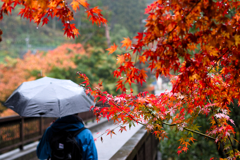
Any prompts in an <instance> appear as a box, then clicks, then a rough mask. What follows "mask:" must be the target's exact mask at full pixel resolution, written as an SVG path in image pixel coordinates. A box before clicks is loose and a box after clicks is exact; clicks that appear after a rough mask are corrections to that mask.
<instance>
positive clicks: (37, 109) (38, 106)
mask: <svg viewBox="0 0 240 160" xmlns="http://www.w3.org/2000/svg"><path fill="white" fill-rule="evenodd" d="M92 105H95V104H94V101H93V97H92V96H90V95H89V94H88V95H86V93H85V90H84V88H83V87H81V86H79V85H78V84H76V83H74V82H72V81H71V80H61V79H55V78H49V77H44V78H41V79H38V80H35V81H29V82H24V83H22V84H21V85H20V86H19V87H18V88H17V89H16V90H15V91H14V92H13V93H12V95H11V96H10V97H9V98H8V99H7V101H6V102H5V106H7V107H8V108H11V109H12V110H14V111H15V112H17V113H18V114H19V115H20V116H23V117H40V116H42V117H64V116H67V115H71V114H75V113H80V112H86V111H89V110H90V107H91V106H92Z"/></svg>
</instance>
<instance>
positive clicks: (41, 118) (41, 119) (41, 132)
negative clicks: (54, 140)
mask: <svg viewBox="0 0 240 160" xmlns="http://www.w3.org/2000/svg"><path fill="white" fill-rule="evenodd" d="M39 130H40V135H43V117H40V122H39Z"/></svg>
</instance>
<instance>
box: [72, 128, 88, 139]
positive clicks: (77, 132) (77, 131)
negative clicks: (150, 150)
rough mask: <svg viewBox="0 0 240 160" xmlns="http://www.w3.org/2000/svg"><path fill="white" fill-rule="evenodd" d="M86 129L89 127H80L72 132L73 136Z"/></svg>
mask: <svg viewBox="0 0 240 160" xmlns="http://www.w3.org/2000/svg"><path fill="white" fill-rule="evenodd" d="M84 129H87V128H85V127H82V128H81V129H79V130H78V131H76V132H74V133H73V134H72V136H73V137H76V136H77V135H78V134H79V133H81V132H82V131H83V130H84Z"/></svg>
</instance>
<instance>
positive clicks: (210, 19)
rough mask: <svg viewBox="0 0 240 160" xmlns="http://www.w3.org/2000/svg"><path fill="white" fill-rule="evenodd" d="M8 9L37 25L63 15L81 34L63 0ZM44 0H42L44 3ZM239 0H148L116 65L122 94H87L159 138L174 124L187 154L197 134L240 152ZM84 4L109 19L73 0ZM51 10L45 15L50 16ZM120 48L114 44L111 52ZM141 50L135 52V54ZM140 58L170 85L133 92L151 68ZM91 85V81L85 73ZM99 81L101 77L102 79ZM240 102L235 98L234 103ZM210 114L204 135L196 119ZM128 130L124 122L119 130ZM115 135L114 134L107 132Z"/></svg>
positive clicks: (108, 112)
mask: <svg viewBox="0 0 240 160" xmlns="http://www.w3.org/2000/svg"><path fill="white" fill-rule="evenodd" d="M2 1H4V2H5V3H4V5H3V6H2V8H1V10H0V18H2V14H3V13H8V12H11V10H12V8H13V6H12V4H15V5H18V4H19V5H23V6H25V8H24V9H22V10H21V11H20V14H21V15H22V16H23V17H26V18H29V19H30V20H34V21H35V23H37V24H40V22H42V24H45V23H47V22H48V21H47V19H46V18H47V17H49V16H57V17H59V18H60V19H61V21H62V23H63V24H64V27H65V28H64V30H65V34H67V36H68V37H73V38H74V37H75V36H76V35H78V31H77V30H76V28H75V27H74V24H70V23H68V22H70V21H72V20H73V15H72V11H71V10H70V9H69V7H68V6H66V4H65V2H64V1H60V0H52V1H24V0H23V1H17V0H15V1H13V0H2ZM40 2H41V3H40ZM239 3H240V2H239V1H229V0H214V1H213V0H167V1H162V0H157V1H155V2H153V3H152V4H151V5H149V6H148V7H147V8H146V10H145V14H148V18H147V19H146V25H145V30H144V32H140V33H138V35H137V36H136V37H134V39H136V43H133V42H131V40H130V39H128V38H125V39H124V41H122V43H123V45H122V47H125V48H126V53H123V54H121V55H119V56H118V60H117V63H118V64H119V65H120V66H119V68H118V69H117V70H115V71H114V73H113V74H114V76H115V77H117V78H119V80H118V82H117V89H120V90H121V91H122V94H120V95H117V96H112V95H111V94H109V93H107V92H106V91H101V88H100V87H96V88H94V89H91V88H89V87H87V92H90V93H91V94H92V95H94V96H95V98H96V100H98V101H101V102H102V103H108V104H109V105H110V107H101V108H99V107H93V109H94V112H95V114H96V115H97V118H100V117H107V118H108V119H113V120H114V121H115V122H116V123H121V124H129V126H132V125H134V123H140V124H143V125H145V126H146V129H148V130H149V132H151V133H153V134H155V135H156V137H158V138H159V139H160V140H161V139H164V138H166V137H167V133H166V132H165V129H164V126H165V125H167V126H170V127H171V128H174V129H175V131H176V132H178V131H182V132H187V133H189V134H188V136H185V137H182V138H180V140H179V141H180V145H179V147H178V151H177V153H178V154H180V153H182V152H186V151H187V150H188V147H189V146H190V144H191V143H194V142H195V139H194V138H193V135H194V134H198V135H201V136H203V137H205V138H206V139H207V140H210V141H214V142H215V143H216V144H217V145H218V146H219V147H218V148H219V149H220V148H222V150H223V152H224V154H225V155H226V157H227V158H228V159H236V158H237V157H238V158H239V157H240V152H239V149H238V148H237V147H235V146H234V145H233V143H234V142H237V143H239V142H238V140H239V139H235V138H234V137H236V136H238V135H239V134H240V133H239V132H235V130H234V126H235V125H236V124H235V123H238V122H235V123H234V120H233V119H234V118H233V117H231V113H230V110H231V107H232V104H236V103H237V105H235V106H237V107H238V106H239V103H240V101H239V100H240V92H239V87H240V85H239V84H240V81H239V80H240V78H239V72H240V70H239V68H240V67H239V66H240V62H239V59H240V50H239V48H240V46H239V45H240V36H239V32H240V30H239V29H240V22H239V19H240V18H239V16H240V7H239ZM79 4H81V5H82V6H83V7H85V8H86V12H87V13H88V15H89V16H91V19H90V20H91V21H92V22H93V23H94V22H96V23H97V24H98V25H100V24H101V23H106V20H105V19H104V18H103V17H102V15H101V13H100V10H99V9H98V8H97V7H95V8H92V9H90V8H89V5H88V3H87V2H86V1H85V0H79V1H77V0H74V1H72V3H71V5H72V9H73V10H76V9H77V8H78V5H79ZM44 16H47V17H44ZM115 49H116V47H115V46H113V47H110V48H109V49H108V50H109V51H110V53H112V52H113V51H114V50H115ZM133 55H135V56H133ZM137 60H139V61H140V62H141V63H144V64H147V65H148V67H147V68H148V69H150V70H151V71H152V72H153V73H154V74H155V76H156V77H158V76H159V75H165V76H170V77H171V82H172V86H173V88H172V90H171V91H168V92H164V93H162V94H160V95H153V94H148V93H147V92H143V93H139V94H137V95H134V94H133V91H132V89H130V91H128V90H127V89H126V87H125V86H126V84H129V85H130V86H131V85H132V83H136V82H137V83H141V84H142V83H143V82H146V79H147V75H146V69H140V68H138V67H137V66H136V65H135V62H136V61H137ZM79 75H80V77H81V78H83V79H85V84H89V83H90V82H89V79H88V78H87V77H86V76H85V75H84V74H83V73H79ZM99 85H100V86H101V83H100V84H99ZM235 101H237V102H235ZM199 115H205V116H207V117H208V118H209V123H210V125H211V126H210V127H209V128H208V130H207V131H206V132H205V133H202V132H201V131H198V129H199V128H198V127H197V124H195V123H196V121H195V120H196V118H197V117H198V116H199ZM121 129H122V128H121V127H120V131H122V130H121ZM107 134H109V135H112V134H115V132H114V130H109V131H108V133H107Z"/></svg>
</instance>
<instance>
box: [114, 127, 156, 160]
mask: <svg viewBox="0 0 240 160" xmlns="http://www.w3.org/2000/svg"><path fill="white" fill-rule="evenodd" d="M158 144H159V140H158V139H157V138H156V137H155V136H154V135H153V134H152V133H148V132H147V131H146V130H145V129H144V127H142V128H141V129H140V130H139V131H138V132H136V133H135V134H134V135H133V136H132V137H131V138H130V139H129V140H128V141H127V142H126V143H125V144H124V145H123V146H122V147H121V148H120V149H119V150H118V151H117V152H116V153H115V154H114V155H113V156H112V157H111V158H110V160H116V159H117V160H155V159H157V152H158Z"/></svg>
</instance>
